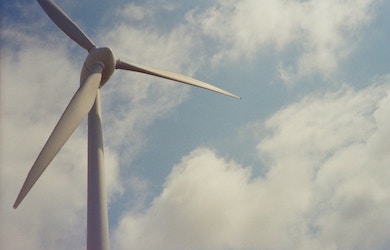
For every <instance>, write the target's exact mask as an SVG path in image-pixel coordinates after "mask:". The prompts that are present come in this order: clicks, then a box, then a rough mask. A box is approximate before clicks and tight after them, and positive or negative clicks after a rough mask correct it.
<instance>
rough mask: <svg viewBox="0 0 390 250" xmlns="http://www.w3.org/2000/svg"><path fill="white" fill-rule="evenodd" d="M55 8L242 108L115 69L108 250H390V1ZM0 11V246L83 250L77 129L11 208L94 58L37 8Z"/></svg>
mask: <svg viewBox="0 0 390 250" xmlns="http://www.w3.org/2000/svg"><path fill="white" fill-rule="evenodd" d="M56 2H57V3H58V4H59V5H60V6H61V8H63V10H64V11H65V12H66V13H67V14H68V15H69V16H70V17H71V18H72V19H73V20H74V21H75V22H76V23H77V24H78V25H79V26H80V27H81V28H82V29H83V30H84V31H85V32H86V33H87V34H88V36H89V37H90V38H91V39H92V40H93V41H95V43H97V44H98V45H99V46H108V47H110V48H112V49H113V50H114V53H115V54H116V55H117V56H118V57H120V58H123V59H125V60H128V61H130V62H135V63H139V64H143V65H149V66H154V67H159V68H163V69H167V70H171V71H176V72H180V73H184V74H188V75H191V76H193V77H195V78H198V79H200V80H204V81H206V82H210V83H212V84H214V85H216V86H218V87H221V88H223V89H226V90H228V91H231V92H233V93H235V94H237V95H239V96H241V97H242V98H243V99H241V100H236V99H233V98H228V97H225V96H222V95H218V94H215V93H211V92H208V91H205V90H202V89H197V88H193V87H189V86H186V85H181V84H178V83H174V82H170V81H167V80H161V79H156V78H153V77H150V76H144V75H140V74H137V73H131V72H120V71H116V72H115V74H114V75H113V77H112V78H111V79H110V81H109V82H108V83H107V84H106V85H105V86H104V87H103V88H102V91H101V93H102V108H103V123H104V124H103V126H104V140H105V156H106V169H107V171H106V173H107V192H108V197H109V218H110V240H111V247H112V249H129V248H133V249H157V248H158V249H388V248H389V246H390V240H389V237H388V233H387V232H389V230H390V215H389V213H388V211H389V209H390V184H389V182H388V180H389V177H390V168H389V167H390V166H389V162H390V154H389V152H388V151H389V148H390V140H389V139H388V138H390V129H389V127H390V126H389V124H390V118H389V116H388V114H389V111H390V99H389V92H390V75H389V68H390V67H389V66H390V62H389V59H388V58H389V54H390V48H389V46H388V41H389V38H390V35H389V34H390V28H389V25H388V23H389V22H390V20H389V16H388V13H389V11H390V3H389V2H388V1H379V0H357V1H341V0H327V1H326V0H317V1H313V0H309V1H293V0H288V1H282V0H275V1H266V0H261V1H259V0H257V1H255V0H240V1H229V0H215V1H205V0H204V1H197V2H196V3H195V2H193V1H168V0H155V1H119V0H118V1H93V3H91V1H64V0H62V1H60V0H58V1H56ZM1 4H2V8H1V16H2V19H1V65H0V66H1V120H0V121H1V145H0V146H1V175H0V178H1V183H0V184H1V189H0V194H1V196H0V197H1V210H0V216H1V221H2V223H1V224H2V225H1V227H0V228H1V231H0V242H1V243H0V244H2V247H1V248H4V249H26V248H28V249H53V248H55V249H70V248H72V249H84V248H85V238H86V233H85V232H86V154H87V151H86V122H83V124H82V125H81V126H80V127H79V128H78V129H77V130H76V132H75V134H73V135H72V137H71V138H70V139H69V141H68V142H67V144H66V145H65V146H64V148H63V149H62V150H61V151H60V153H59V154H58V156H57V157H56V159H55V160H54V161H53V162H52V163H51V165H50V166H49V167H48V169H47V170H46V172H45V174H43V175H42V177H41V178H40V179H39V181H38V183H37V184H36V185H35V186H34V188H33V189H32V191H31V192H30V193H29V195H28V196H27V198H26V199H25V200H24V201H23V203H22V204H21V205H20V207H19V208H18V209H17V210H14V209H12V204H13V202H14V200H15V198H16V196H17V193H18V192H19V189H20V187H21V185H22V183H23V181H24V179H25V177H26V175H27V173H28V170H29V168H30V167H31V165H32V163H33V162H34V160H35V158H36V156H37V154H38V153H39V151H40V150H41V148H42V146H43V144H44V142H45V141H46V139H47V138H48V136H49V134H50V132H51V131H52V129H53V128H54V126H55V124H56V122H57V121H58V119H59V117H60V115H61V113H62V112H63V110H64V109H65V107H66V105H67V103H68V102H69V100H70V99H71V97H72V95H73V94H74V92H75V91H76V90H77V87H78V84H79V75H80V71H81V67H82V63H83V61H84V59H85V57H86V56H87V54H86V52H85V51H84V50H83V49H82V48H80V47H78V45H76V44H75V43H74V42H73V41H71V40H70V39H69V38H67V37H66V35H65V34H63V33H62V32H61V31H60V30H59V29H58V28H57V27H56V26H55V25H54V24H53V23H52V22H51V21H50V20H49V18H48V17H47V16H46V15H45V13H44V12H43V11H42V10H41V9H40V7H39V5H38V4H37V3H36V2H34V1H32V2H30V1H2V3H1ZM3 246H4V247H3Z"/></svg>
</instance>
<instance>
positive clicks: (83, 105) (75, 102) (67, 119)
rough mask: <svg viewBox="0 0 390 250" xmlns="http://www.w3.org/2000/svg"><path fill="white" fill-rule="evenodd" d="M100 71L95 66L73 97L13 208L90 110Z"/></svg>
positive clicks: (100, 67) (97, 86)
mask: <svg viewBox="0 0 390 250" xmlns="http://www.w3.org/2000/svg"><path fill="white" fill-rule="evenodd" d="M102 70H103V68H102V65H100V64H95V65H94V68H93V69H92V70H91V73H90V74H89V76H88V77H87V79H86V80H85V82H84V83H83V84H82V85H81V86H80V88H79V89H78V90H77V92H76V93H75V95H74V96H73V98H72V100H71V101H70V103H69V105H68V107H67V108H66V109H65V111H64V113H63V114H62V116H61V118H60V120H59V121H58V123H57V125H56V127H55V128H54V130H53V132H52V133H51V135H50V137H49V139H48V140H47V142H46V144H45V146H44V147H43V148H42V151H41V152H40V153H39V155H38V157H37V159H36V160H35V163H34V165H33V166H32V167H31V169H30V172H29V173H28V175H27V178H26V180H25V182H24V184H23V187H22V189H21V190H20V192H19V195H18V197H17V199H16V201H15V204H14V208H17V207H18V206H19V204H20V202H22V200H23V199H24V197H25V196H26V195H27V193H28V192H29V191H30V189H31V188H32V186H33V185H34V184H35V182H36V181H37V180H38V178H39V177H40V176H41V174H42V173H43V171H45V169H46V168H47V166H48V165H49V164H50V162H51V161H52V160H53V158H54V157H55V156H56V155H57V153H58V151H59V150H60V149H61V147H62V146H63V145H64V144H65V142H66V141H67V140H68V138H69V137H70V136H71V134H72V133H73V132H74V131H75V129H76V128H77V126H78V125H79V124H80V123H81V122H82V121H83V119H84V117H85V116H86V115H87V114H88V112H89V110H90V109H91V108H92V106H93V103H94V101H95V98H96V94H97V90H98V88H99V85H100V81H101V76H102Z"/></svg>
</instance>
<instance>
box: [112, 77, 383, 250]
mask: <svg viewBox="0 0 390 250" xmlns="http://www.w3.org/2000/svg"><path fill="white" fill-rule="evenodd" d="M389 93H390V83H389V77H387V78H384V79H383V80H382V82H381V83H379V84H376V85H373V86H371V87H368V88H367V89H363V90H360V91H356V90H353V89H351V88H350V87H345V88H344V90H342V91H339V92H336V93H327V94H324V95H312V96H310V97H306V98H303V99H302V100H301V101H299V102H297V103H295V104H292V105H289V106H287V107H286V108H284V109H282V110H280V111H279V112H277V113H276V114H275V115H273V116H272V117H271V118H269V119H268V120H267V122H266V129H267V130H268V133H269V136H268V137H266V138H264V139H263V140H261V141H260V143H259V144H258V150H259V153H260V155H261V156H262V157H263V159H264V160H265V163H266V164H267V165H268V166H269V171H268V172H267V174H266V175H264V176H261V177H251V169H250V168H245V167H243V166H241V165H239V164H237V163H235V162H231V161H227V160H225V159H223V158H221V157H219V156H217V155H216V154H215V153H214V152H213V151H212V150H210V149H205V148H198V149H196V150H194V151H193V152H192V153H191V154H189V155H188V156H186V157H184V158H183V159H182V161H181V162H180V163H179V164H178V165H176V166H175V167H174V168H173V170H172V172H171V174H170V175H169V177H168V178H167V180H166V183H165V185H164V189H163V191H162V193H161V194H160V195H159V196H158V197H156V198H155V199H154V201H153V203H152V204H151V206H150V207H149V208H148V209H147V210H146V211H144V212H141V213H140V212H129V213H128V214H127V215H126V216H125V217H124V218H123V219H122V221H121V223H120V226H119V228H118V230H117V231H116V233H115V243H116V247H118V249H127V248H130V247H131V248H137V249H155V248H159V249H291V248H294V249H385V248H386V247H388V246H389V245H390V242H389V240H388V237H387V232H388V231H389V229H390V222H389V221H390V216H389V214H388V212H387V211H388V210H389V208H390V195H389V193H390V192H389V191H390V185H389V184H388V181H387V180H388V179H389V175H390V171H389V169H388V162H389V160H390V156H389V154H388V152H387V150H386V149H388V147H389V142H388V140H386V139H384V138H389V136H390V129H389V124H390V118H389V116H388V115H386V114H388V113H389V111H390V99H389Z"/></svg>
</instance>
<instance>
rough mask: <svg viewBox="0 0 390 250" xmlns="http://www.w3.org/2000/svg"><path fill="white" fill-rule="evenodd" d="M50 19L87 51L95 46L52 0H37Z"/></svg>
mask: <svg viewBox="0 0 390 250" xmlns="http://www.w3.org/2000/svg"><path fill="white" fill-rule="evenodd" d="M37 2H38V3H39V5H41V7H42V9H43V10H44V11H45V12H46V14H47V15H48V16H49V17H50V19H51V20H52V21H53V22H54V23H55V24H56V25H57V26H58V27H59V28H60V29H61V30H62V31H63V32H64V33H65V34H67V35H68V36H69V37H70V38H71V39H72V40H73V41H75V42H76V43H78V44H79V45H80V46H81V47H83V48H84V49H86V50H87V51H89V50H91V49H92V48H94V47H96V45H95V44H94V43H93V42H92V40H91V39H90V38H88V36H87V35H85V34H84V32H83V31H82V30H81V29H80V28H79V27H78V26H77V25H76V24H75V23H74V22H73V21H72V19H70V17H68V16H67V15H66V14H65V13H64V12H63V11H62V10H61V8H60V7H58V5H57V4H56V3H55V2H54V1H52V0H37Z"/></svg>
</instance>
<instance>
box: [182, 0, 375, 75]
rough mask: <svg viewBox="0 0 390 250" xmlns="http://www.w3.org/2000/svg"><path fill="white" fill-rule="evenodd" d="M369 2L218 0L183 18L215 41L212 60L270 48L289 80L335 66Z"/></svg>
mask: <svg viewBox="0 0 390 250" xmlns="http://www.w3.org/2000/svg"><path fill="white" fill-rule="evenodd" d="M373 2H374V1H370V0H359V1H339V0H332V1H326V0H321V1H296V0H288V1H284V0H277V1H266V0H262V1H258V0H242V1H229V0H219V1H217V4H215V5H213V6H212V7H210V8H209V9H208V10H206V11H201V12H199V13H197V12H196V11H193V12H190V13H189V14H188V20H189V22H190V23H191V24H192V25H193V26H195V27H198V28H199V29H200V31H201V32H202V33H203V34H205V35H206V36H208V37H210V38H212V39H214V40H215V41H217V43H218V48H217V49H216V52H215V54H214V60H215V61H216V62H221V61H223V60H225V59H230V60H237V59H242V58H244V59H245V58H249V59H254V58H257V57H258V55H259V54H260V55H261V53H262V52H264V51H267V50H269V49H270V48H271V49H273V50H274V51H275V52H277V53H276V54H282V55H283V57H282V58H280V72H279V73H280V77H281V78H282V80H284V81H286V82H294V81H296V79H299V77H302V76H310V75H313V74H317V73H319V74H320V75H325V76H327V75H329V74H331V73H333V72H334V71H335V70H336V69H337V67H338V64H339V62H340V61H341V60H343V59H345V58H346V57H347V56H348V55H349V54H350V53H351V51H352V50H353V47H354V45H355V44H356V37H357V36H358V34H359V29H360V28H361V27H363V26H364V25H367V24H368V23H369V21H370V19H371V13H370V7H371V5H372V3H373ZM286 58H287V59H286Z"/></svg>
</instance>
